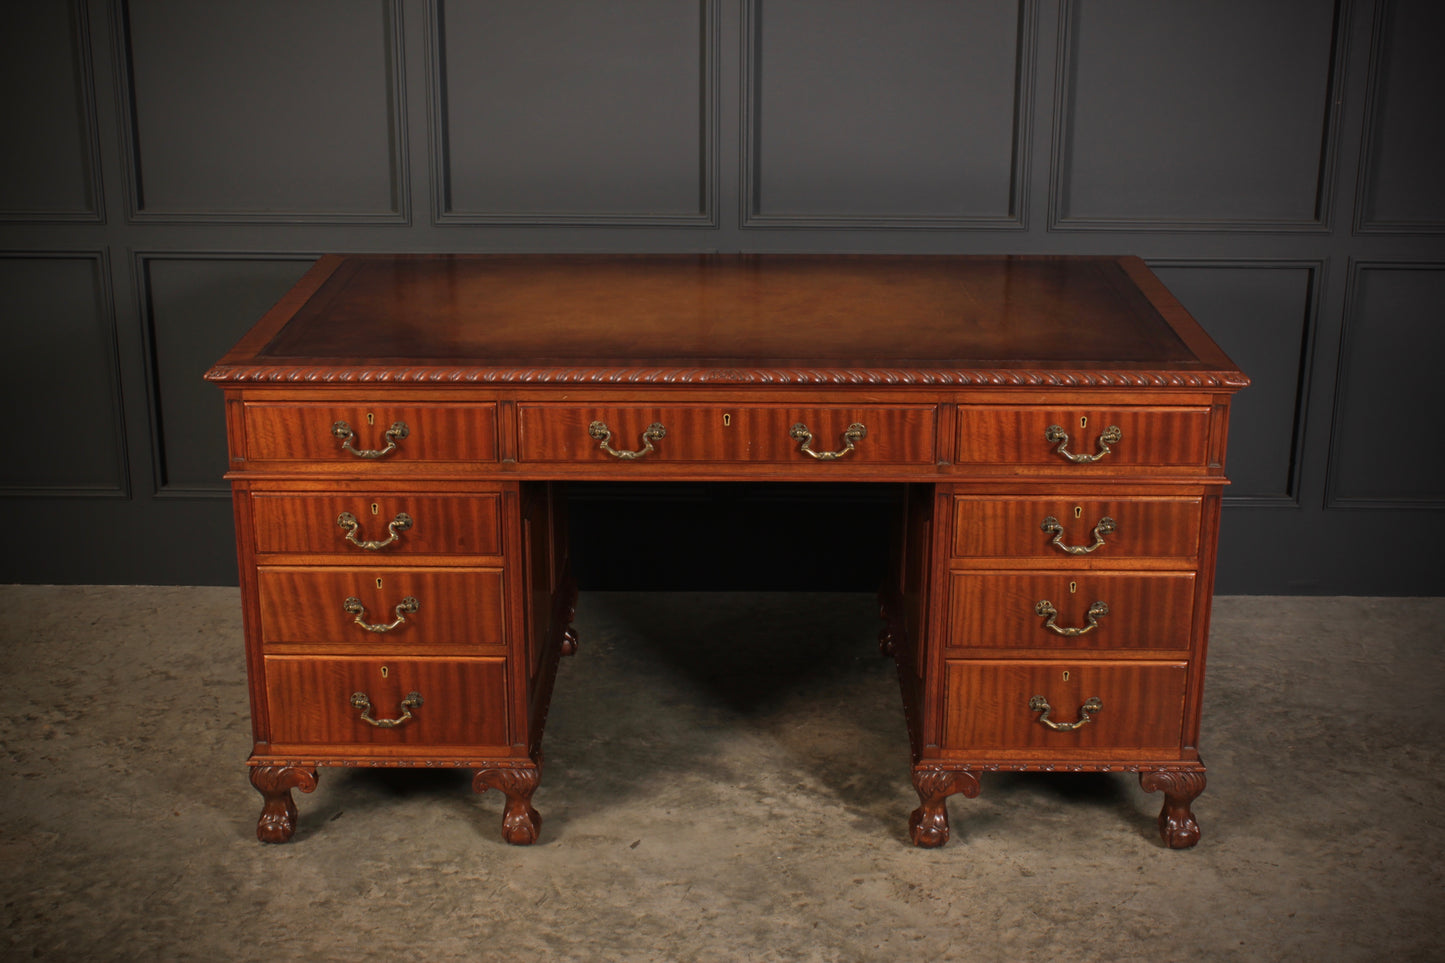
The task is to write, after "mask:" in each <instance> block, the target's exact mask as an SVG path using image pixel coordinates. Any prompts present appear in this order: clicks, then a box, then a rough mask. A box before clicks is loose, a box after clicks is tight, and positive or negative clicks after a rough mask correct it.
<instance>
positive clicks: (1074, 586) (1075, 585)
mask: <svg viewBox="0 0 1445 963" xmlns="http://www.w3.org/2000/svg"><path fill="white" fill-rule="evenodd" d="M376 584H377V586H378V587H380V586H381V579H377V580H376ZM1078 590H1079V583H1078V582H1070V583H1069V594H1070V595H1073V594H1074V593H1075V592H1077V591H1078Z"/></svg>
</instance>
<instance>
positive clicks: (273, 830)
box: [251, 766, 316, 843]
mask: <svg viewBox="0 0 1445 963" xmlns="http://www.w3.org/2000/svg"><path fill="white" fill-rule="evenodd" d="M251 785H252V786H254V787H256V791H257V792H259V793H260V794H261V799H262V800H263V802H262V805H261V818H260V819H259V820H257V822H256V838H257V839H259V840H261V842H263V843H284V842H286V841H287V840H288V839H290V838H291V836H292V834H293V833H295V832H296V800H294V799H292V798H291V790H292V789H300V790H301V791H302V792H311V791H312V790H314V789H315V788H316V770H315V769H303V768H301V767H299V766H252V767H251Z"/></svg>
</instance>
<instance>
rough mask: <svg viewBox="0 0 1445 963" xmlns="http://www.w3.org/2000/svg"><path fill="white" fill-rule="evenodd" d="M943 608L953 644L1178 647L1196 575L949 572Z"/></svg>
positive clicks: (1185, 639) (1185, 638)
mask: <svg viewBox="0 0 1445 963" xmlns="http://www.w3.org/2000/svg"><path fill="white" fill-rule="evenodd" d="M1071 588H1072V591H1071V590H1070V589H1071ZM948 609H949V625H950V632H949V644H950V645H951V646H953V647H966V648H970V649H999V650H1004V649H1071V650H1074V651H1078V652H1086V651H1117V650H1125V649H1147V650H1178V651H1181V652H1182V651H1185V650H1187V649H1188V648H1189V640H1190V630H1191V627H1192V624H1193V614H1194V574H1193V573H1192V572H1161V573H1154V572H1149V573H1143V572H1141V573H1132V572H1131V573H1120V572H1075V573H1059V572H1040V573H1027V574H1020V573H1008V574H981V573H975V572H967V573H954V575H953V576H952V578H951V582H950V586H949V607H948ZM1091 624H1092V628H1091V627H1090V626H1091ZM1051 625H1052V627H1050V626H1051ZM999 654H1000V655H1002V654H1004V653H1003V652H1000V653H999Z"/></svg>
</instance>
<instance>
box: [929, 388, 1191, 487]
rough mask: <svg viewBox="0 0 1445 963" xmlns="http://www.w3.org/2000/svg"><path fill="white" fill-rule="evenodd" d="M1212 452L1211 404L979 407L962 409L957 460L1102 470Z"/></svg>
mask: <svg viewBox="0 0 1445 963" xmlns="http://www.w3.org/2000/svg"><path fill="white" fill-rule="evenodd" d="M1116 439H1117V440H1116ZM1061 446H1062V448H1063V451H1060V450H1059V449H1060V447H1061ZM1106 449H1107V450H1106ZM1208 451H1209V409H1208V408H1142V407H1141V408H1096V409H1085V408H1054V407H1043V406H1031V405H1030V406H1019V407H1011V406H993V405H980V406H976V407H960V408H959V409H958V450H957V452H956V454H955V456H954V461H955V462H956V463H957V464H959V465H1000V464H1004V465H1047V466H1051V467H1056V468H1058V469H1059V470H1061V471H1064V470H1068V471H1073V472H1078V473H1081V474H1096V473H1100V472H1107V471H1109V470H1110V469H1114V468H1125V467H1142V466H1158V467H1167V466H1180V467H1184V466H1190V467H1200V466H1203V465H1205V464H1206V463H1207V461H1208ZM1071 456H1072V457H1071ZM1076 459H1077V460H1076Z"/></svg>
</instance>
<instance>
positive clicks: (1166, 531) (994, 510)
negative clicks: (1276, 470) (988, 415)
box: [953, 495, 1201, 563]
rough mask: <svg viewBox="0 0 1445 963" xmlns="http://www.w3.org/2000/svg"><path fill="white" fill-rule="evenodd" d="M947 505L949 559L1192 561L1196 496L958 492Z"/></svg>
mask: <svg viewBox="0 0 1445 963" xmlns="http://www.w3.org/2000/svg"><path fill="white" fill-rule="evenodd" d="M953 505H954V508H953V555H954V557H955V558H1009V557H1012V558H1050V559H1057V560H1059V561H1060V562H1061V563H1062V562H1064V561H1065V560H1067V559H1081V560H1083V559H1087V560H1094V559H1106V558H1107V559H1124V558H1179V559H1181V560H1187V561H1189V562H1191V563H1192V562H1193V560H1194V559H1195V558H1196V557H1197V555H1198V554H1199V512H1200V507H1201V500H1200V499H1198V498H1158V497H1133V498H1108V499H1101V498H1070V497H1069V496H1068V495H1062V496H1051V497H1048V498H998V497H994V496H976V495H960V496H958V497H957V498H955V499H954V503H953ZM1050 520H1052V522H1050ZM1070 549H1074V550H1075V551H1072V552H1071V551H1070Z"/></svg>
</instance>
